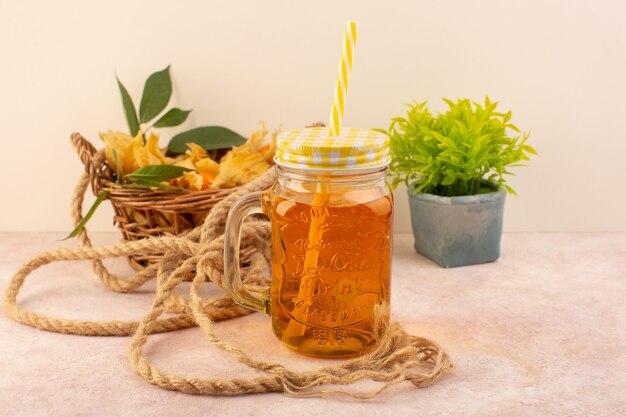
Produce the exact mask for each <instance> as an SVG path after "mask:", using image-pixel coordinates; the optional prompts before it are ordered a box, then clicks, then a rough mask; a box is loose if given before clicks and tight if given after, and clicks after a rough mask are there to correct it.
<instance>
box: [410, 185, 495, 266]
mask: <svg viewBox="0 0 626 417" xmlns="http://www.w3.org/2000/svg"><path fill="white" fill-rule="evenodd" d="M494 190H496V191H493V192H488V193H485V194H476V195H470V196H461V197H441V196H438V195H434V194H427V193H417V194H416V193H415V192H413V190H412V187H410V189H409V204H410V207H411V224H412V226H413V234H414V236H415V250H416V251H417V252H418V253H420V254H422V255H424V256H426V257H428V258H430V259H432V260H433V261H435V262H437V263H438V264H439V265H441V266H443V267H444V268H452V267H455V266H463V265H474V264H480V263H484V262H492V261H495V260H496V259H498V257H499V256H500V238H501V237H502V217H503V212H504V200H505V198H506V191H505V190H504V189H500V190H497V186H495V184H494Z"/></svg>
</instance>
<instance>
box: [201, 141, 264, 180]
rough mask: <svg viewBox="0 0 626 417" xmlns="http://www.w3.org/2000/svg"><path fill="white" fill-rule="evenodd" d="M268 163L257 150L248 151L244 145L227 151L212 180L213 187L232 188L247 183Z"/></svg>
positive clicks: (259, 173)
mask: <svg viewBox="0 0 626 417" xmlns="http://www.w3.org/2000/svg"><path fill="white" fill-rule="evenodd" d="M269 167H270V165H269V164H268V163H267V161H266V160H265V159H264V158H263V155H261V154H260V153H259V152H254V151H250V149H249V148H247V147H246V146H245V145H242V146H240V147H238V148H235V149H233V150H232V151H230V152H229V153H227V154H226V155H225V156H224V157H223V158H222V161H221V162H220V172H219V174H218V175H217V177H216V178H215V181H213V185H212V187H213V188H232V187H236V186H238V185H242V184H247V183H248V182H250V181H251V180H253V179H254V178H256V177H258V176H259V175H261V174H262V173H264V172H265V171H267V169H268V168H269Z"/></svg>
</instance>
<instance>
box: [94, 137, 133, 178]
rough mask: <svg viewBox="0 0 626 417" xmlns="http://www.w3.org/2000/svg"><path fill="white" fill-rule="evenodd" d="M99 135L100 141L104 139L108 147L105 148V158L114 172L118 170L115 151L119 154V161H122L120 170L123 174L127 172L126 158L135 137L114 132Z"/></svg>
mask: <svg viewBox="0 0 626 417" xmlns="http://www.w3.org/2000/svg"><path fill="white" fill-rule="evenodd" d="M98 135H99V136H100V139H102V142H104V144H105V145H106V147H105V148H104V157H105V158H106V160H107V163H108V164H109V166H110V167H111V169H113V170H114V171H116V170H117V169H118V168H117V166H116V164H115V157H114V156H113V150H115V152H116V153H117V159H118V160H119V161H120V167H119V170H120V172H121V173H122V174H124V173H125V172H126V170H125V166H124V165H125V164H124V158H125V155H126V151H127V149H128V147H129V145H130V143H131V142H132V140H133V137H132V136H130V135H127V134H126V133H122V132H114V131H112V130H109V131H106V132H98Z"/></svg>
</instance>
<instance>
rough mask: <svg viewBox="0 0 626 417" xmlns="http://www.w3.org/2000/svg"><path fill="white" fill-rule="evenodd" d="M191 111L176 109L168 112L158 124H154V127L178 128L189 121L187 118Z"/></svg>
mask: <svg viewBox="0 0 626 417" xmlns="http://www.w3.org/2000/svg"><path fill="white" fill-rule="evenodd" d="M189 113H191V110H181V109H179V108H176V107H174V108H173V109H170V110H168V112H167V113H165V114H164V115H163V116H161V118H160V119H159V120H157V122H156V123H155V124H154V127H172V126H178V125H180V124H182V123H184V122H185V120H187V116H189Z"/></svg>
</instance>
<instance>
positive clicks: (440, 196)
mask: <svg viewBox="0 0 626 417" xmlns="http://www.w3.org/2000/svg"><path fill="white" fill-rule="evenodd" d="M443 100H444V101H445V102H446V103H447V105H448V109H447V111H445V112H442V113H438V114H436V115H435V114H433V113H431V112H430V110H429V109H428V107H427V106H426V102H423V103H415V104H410V105H408V111H407V115H406V117H395V118H393V119H392V122H391V125H390V126H389V129H388V130H387V131H384V130H382V131H383V132H385V133H386V134H388V135H389V137H390V147H391V156H392V163H391V174H392V178H393V183H392V185H393V186H394V187H395V186H397V185H398V184H399V183H400V182H404V183H405V184H406V185H407V188H408V193H409V203H410V206H411V223H412V227H413V233H414V235H415V250H416V251H417V252H418V253H421V254H422V255H424V256H426V257H428V258H430V259H432V260H433V261H435V262H437V263H438V264H439V265H441V266H443V267H446V268H449V267H455V266H462V265H472V264H478V263H484V262H490V261H495V260H496V259H498V257H499V256H500V238H501V236H502V217H503V209H504V200H505V196H506V194H507V192H508V193H511V194H515V191H514V190H513V189H512V188H511V187H510V186H509V185H507V184H506V175H512V174H511V172H510V171H509V170H508V168H509V167H514V166H519V165H522V164H521V162H523V161H526V160H528V159H529V154H535V155H536V152H535V150H534V149H533V148H532V147H531V146H530V145H528V144H527V143H526V141H527V140H528V137H529V134H528V133H521V132H520V130H519V129H518V128H517V127H516V126H515V125H513V124H512V123H510V119H511V112H510V111H509V112H507V113H500V112H497V111H496V107H497V104H498V103H497V102H491V101H490V100H489V97H486V98H485V102H484V105H481V104H479V103H477V102H472V101H470V100H468V99H459V100H457V101H456V102H454V101H451V100H448V99H443Z"/></svg>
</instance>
